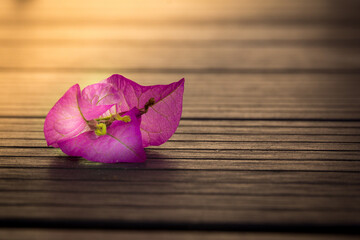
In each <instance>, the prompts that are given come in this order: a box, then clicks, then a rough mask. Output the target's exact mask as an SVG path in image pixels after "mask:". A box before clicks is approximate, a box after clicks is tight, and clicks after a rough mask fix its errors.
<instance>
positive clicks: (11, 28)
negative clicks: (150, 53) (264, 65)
mask: <svg viewBox="0 0 360 240" xmlns="http://www.w3.org/2000/svg"><path fill="white" fill-rule="evenodd" d="M183 20H185V19H183ZM148 21H150V22H151V19H149V20H148ZM212 21H213V20H212V19H209V20H207V22H204V23H200V24H197V22H195V21H194V22H192V23H191V24H184V23H183V22H180V21H179V22H178V23H176V24H171V23H168V22H167V23H165V24H164V23H163V22H155V23H153V24H149V22H139V23H136V22H135V23H134V22H133V21H132V22H122V21H119V22H115V23H114V22H111V21H109V22H106V21H105V22H104V21H103V22H100V23H99V22H91V19H89V21H87V22H83V21H81V20H79V21H72V22H71V23H70V22H64V21H61V22H50V21H49V20H47V21H40V22H36V21H35V22H33V21H31V20H28V21H27V22H16V20H15V22H14V23H13V24H12V21H11V20H8V21H5V22H3V21H1V20H0V26H1V28H0V42H1V45H2V46H8V47H11V46H12V47H14V46H15V45H17V46H54V45H55V46H56V45H57V46H77V47H83V46H106V45H107V46H117V45H125V46H137V47H144V46H146V47H149V46H154V45H155V46H156V45H160V44H161V45H162V46H164V47H178V46H188V47H200V48H208V47H215V48H229V47H230V48H233V47H249V48H253V47H274V46H277V47H282V48H288V47H293V46H305V47H311V48H312V47H340V48H349V47H356V46H358V45H359V43H358V41H357V40H358V39H359V38H360V33H359V31H357V29H354V28H351V27H349V26H348V25H346V26H344V25H340V26H339V25H331V26H329V27H327V28H326V29H325V28H324V26H322V25H320V26H319V25H316V24H313V25H311V24H306V23H305V24H304V22H305V21H306V20H302V23H299V24H296V25H295V26H294V24H287V25H286V24H285V25H284V24H280V25H279V24H274V25H269V23H268V22H267V23H266V22H263V23H260V24H255V25H254V24H252V25H251V24H250V25H249V24H247V23H244V24H241V23H238V22H231V21H230V22H228V23H226V27H224V26H223V25H221V24H216V23H215V24H214V23H213V22H212ZM348 24H349V25H350V26H351V22H349V23H348Z"/></svg>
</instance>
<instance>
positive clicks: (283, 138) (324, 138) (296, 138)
mask: <svg viewBox="0 0 360 240" xmlns="http://www.w3.org/2000/svg"><path fill="white" fill-rule="evenodd" d="M12 128H14V126H11V127H9V128H8V129H12ZM36 129H38V130H39V131H36V132H30V131H26V132H24V131H21V132H15V131H13V130H8V131H0V139H1V140H5V139H23V140H42V141H45V138H44V133H43V132H42V131H41V129H42V126H41V127H39V128H36ZM229 130H231V129H229ZM172 141H188V142H198V141H202V142H209V141H212V142H245V143H246V142H296V143H302V142H304V143H310V142H313V143H317V142H320V143H324V142H332V143H359V142H360V136H358V135H344V134H338V135H331V134H326V135H322V134H294V135H290V134H263V133H259V134H247V133H244V134H242V133H240V134H229V133H225V132H224V133H206V134H205V133H204V134H201V133H199V134H191V133H190V134H187V133H175V134H174V135H173V136H172V137H171V139H170V140H169V142H172Z"/></svg>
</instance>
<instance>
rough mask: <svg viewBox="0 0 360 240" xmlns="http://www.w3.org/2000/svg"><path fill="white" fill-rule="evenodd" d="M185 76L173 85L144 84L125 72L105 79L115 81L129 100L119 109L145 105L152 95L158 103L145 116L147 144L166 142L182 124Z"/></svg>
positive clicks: (144, 131) (143, 130)
mask: <svg viewBox="0 0 360 240" xmlns="http://www.w3.org/2000/svg"><path fill="white" fill-rule="evenodd" d="M184 81H185V80H184V79H181V80H180V81H178V82H174V83H171V84H169V85H154V86H141V85H139V84H137V83H135V82H133V81H131V80H129V79H127V78H125V77H123V76H121V75H117V74H115V75H112V76H111V77H109V78H108V79H105V80H104V81H103V82H105V83H111V84H113V85H114V87H115V88H117V90H118V91H119V92H120V93H122V94H123V95H124V99H126V101H124V102H121V103H120V104H119V106H118V110H119V111H122V112H124V111H128V110H129V109H131V108H133V107H137V108H139V109H141V108H143V107H144V106H145V104H146V103H147V102H148V101H149V99H150V98H154V99H155V105H153V106H152V107H150V108H149V111H148V112H147V113H146V114H144V115H142V120H141V125H140V129H141V134H142V142H143V146H144V147H147V146H150V145H153V146H158V145H161V144H163V143H164V142H166V141H167V140H168V139H169V138H170V137H171V136H172V135H173V134H174V132H175V131H176V128H177V127H178V125H179V122H180V118H181V113H182V102H183V93H184Z"/></svg>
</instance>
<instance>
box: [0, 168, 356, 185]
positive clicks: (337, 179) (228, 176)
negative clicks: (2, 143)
mask: <svg viewBox="0 0 360 240" xmlns="http://www.w3.org/2000/svg"><path fill="white" fill-rule="evenodd" d="M112 166H117V165H112ZM136 168H137V166H136V165H133V166H132V167H131V166H129V167H127V168H123V169H118V168H116V167H115V168H106V169H102V168H99V169H96V168H93V169H91V168H84V169H81V170H79V169H62V168H58V169H56V168H53V169H52V168H49V169H46V168H45V169H41V168H38V169H36V168H0V173H1V175H0V179H4V180H14V179H16V180H24V181H26V180H53V181H59V182H61V181H70V182H71V181H94V179H96V181H98V182H109V181H110V182H111V181H112V182H127V183H129V184H132V183H133V182H146V183H153V182H166V183H171V182H174V183H178V182H181V183H200V182H202V183H207V184H213V183H218V184H222V183H242V184H243V183H249V182H250V183H282V184H290V183H293V184H304V185H308V184H313V183H316V184H325V185H332V184H333V185H360V176H359V173H358V172H341V171H338V172H336V171H334V172H326V171H324V172H321V171H301V170H298V171H270V170H268V171H266V170H265V171H246V170H244V171H240V170H237V171H223V170H218V171H216V170H215V171H214V170H210V171H207V170H191V169H189V170H184V169H183V170H174V171H167V170H165V171H164V170H157V169H154V170H146V169H145V170H142V169H136Z"/></svg>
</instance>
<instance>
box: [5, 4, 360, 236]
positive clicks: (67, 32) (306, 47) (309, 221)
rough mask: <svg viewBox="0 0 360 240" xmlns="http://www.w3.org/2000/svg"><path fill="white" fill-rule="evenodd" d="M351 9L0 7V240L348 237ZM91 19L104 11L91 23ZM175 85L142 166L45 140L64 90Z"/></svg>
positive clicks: (354, 65)
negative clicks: (172, 104) (171, 124)
mask: <svg viewBox="0 0 360 240" xmlns="http://www.w3.org/2000/svg"><path fill="white" fill-rule="evenodd" d="M359 6H360V4H359V2H358V1H355V0H349V1H335V0H319V1H307V0H300V1H286V0H269V1H261V0H255V1H249V0H240V1H238V0H225V1H223V0H222V1H220V0H211V1H205V0H199V1H190V0H185V1H177V0H175V1H156V0H153V1H146V2H143V1H114V0H105V1H102V2H99V1H91V0H90V1H89V0H87V1H85V0H74V1H71V2H66V3H65V2H60V1H55V0H49V1H43V0H32V1H30V0H22V1H20V0H19V1H11V0H4V1H1V3H0V84H1V85H0V239H64V238H70V239H72V238H78V239H82V238H87V239H118V238H124V239H144V238H146V239H240V238H241V239H358V237H359V234H360V231H359V229H360V217H359V216H360V207H359V204H358V203H359V201H360V174H359V172H360V95H359V92H360V81H359V76H360V61H359V60H360V50H359V46H360V44H359V39H360V31H359V24H360V17H359V14H358V11H357V10H358V8H359ZM104 13H106V14H104ZM113 73H120V74H123V75H125V76H126V77H128V78H130V79H133V80H135V81H136V82H138V83H140V84H142V85H154V84H168V83H170V82H174V81H177V80H179V79H181V78H183V77H185V79H186V84H185V95H184V105H183V115H182V119H181V122H180V125H179V127H178V129H177V132H176V133H175V134H174V136H173V137H172V138H171V139H170V140H169V141H168V142H167V143H165V144H164V145H162V146H157V147H149V148H147V149H146V154H147V157H148V160H147V161H146V162H145V163H141V164H100V163H95V162H89V161H86V160H84V159H82V158H78V157H68V156H66V155H65V154H64V153H62V152H61V151H60V150H59V149H55V148H51V147H47V145H46V141H45V138H44V135H43V124H44V119H45V117H46V114H47V113H48V111H49V110H50V109H51V107H52V106H53V105H54V104H55V102H56V101H57V100H58V99H59V98H60V97H61V96H62V95H63V94H64V92H65V91H66V90H67V89H69V88H70V87H71V86H72V85H74V84H76V83H79V84H80V86H81V87H82V88H83V87H85V86H87V85H89V84H93V83H96V82H98V81H100V80H102V79H105V78H107V77H108V76H109V75H111V74H113Z"/></svg>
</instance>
